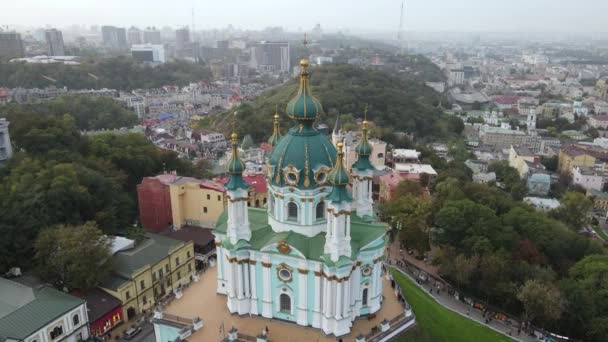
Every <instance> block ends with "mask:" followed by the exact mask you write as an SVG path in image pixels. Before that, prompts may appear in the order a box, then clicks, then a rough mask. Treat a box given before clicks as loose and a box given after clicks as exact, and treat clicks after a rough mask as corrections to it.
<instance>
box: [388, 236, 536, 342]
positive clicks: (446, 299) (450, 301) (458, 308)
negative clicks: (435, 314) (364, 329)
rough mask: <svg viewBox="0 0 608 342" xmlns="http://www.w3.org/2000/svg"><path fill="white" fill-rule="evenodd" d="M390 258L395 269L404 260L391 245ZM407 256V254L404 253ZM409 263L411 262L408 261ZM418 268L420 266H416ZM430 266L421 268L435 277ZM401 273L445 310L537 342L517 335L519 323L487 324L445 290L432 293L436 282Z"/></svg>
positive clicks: (528, 340) (525, 337)
mask: <svg viewBox="0 0 608 342" xmlns="http://www.w3.org/2000/svg"><path fill="white" fill-rule="evenodd" d="M388 253H389V258H390V260H392V263H393V265H392V266H393V267H395V266H396V265H395V262H394V261H395V260H403V259H404V258H403V257H402V255H401V254H400V252H399V249H398V248H396V247H394V246H393V245H391V246H390V247H389V252H388ZM404 254H406V255H407V253H404ZM413 259H414V260H416V261H418V262H419V263H422V264H425V263H424V261H420V260H417V259H415V258H413ZM408 261H409V260H408ZM416 266H418V265H416ZM428 266H430V265H427V267H426V268H423V267H421V269H423V270H424V271H425V272H427V273H429V274H431V275H433V276H435V274H436V273H435V272H434V271H435V270H433V269H432V266H431V267H428ZM398 268H399V269H400V270H401V272H402V273H403V274H405V275H406V276H408V277H409V278H410V279H412V280H413V281H414V282H415V283H416V284H417V285H418V287H420V288H421V289H423V290H424V291H425V292H426V293H427V294H429V295H430V296H431V297H432V298H433V299H435V301H436V302H437V303H439V304H441V305H442V306H444V307H445V308H448V309H450V310H452V311H454V312H456V313H458V314H460V315H462V316H465V317H467V318H469V319H472V320H474V321H476V322H478V323H480V324H482V325H486V326H488V327H489V328H491V329H493V330H495V331H497V332H500V333H502V334H505V335H508V336H509V337H511V338H513V339H515V340H517V341H523V342H532V341H537V339H536V338H535V337H533V336H528V335H527V334H525V333H524V332H521V333H520V334H519V335H518V333H517V323H514V325H513V327H511V326H508V325H507V324H505V323H503V322H502V321H500V320H497V319H494V320H492V321H491V322H490V323H487V324H486V323H485V320H486V319H485V318H484V317H483V314H482V312H481V311H480V310H477V309H475V308H473V307H471V306H470V305H468V304H466V303H463V302H462V301H460V300H458V299H456V298H454V296H452V295H450V294H448V292H447V291H445V290H443V291H441V292H440V294H439V295H438V294H437V292H436V288H433V292H432V293H431V292H430V290H431V286H433V285H432V284H434V283H435V282H429V283H427V284H424V285H421V284H418V283H417V282H416V279H414V278H413V277H412V275H410V274H409V273H408V272H405V271H404V270H405V268H404V267H398ZM404 295H405V299H406V300H407V293H404ZM415 313H416V310H414V314H415Z"/></svg>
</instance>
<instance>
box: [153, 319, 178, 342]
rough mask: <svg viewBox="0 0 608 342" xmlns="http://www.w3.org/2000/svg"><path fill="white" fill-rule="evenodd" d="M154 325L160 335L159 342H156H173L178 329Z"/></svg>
mask: <svg viewBox="0 0 608 342" xmlns="http://www.w3.org/2000/svg"><path fill="white" fill-rule="evenodd" d="M156 325H157V326H158V330H159V333H160V341H156V342H173V341H175V339H176V338H177V337H178V336H179V329H178V328H175V327H172V326H169V325H164V324H158V323H157V324H156Z"/></svg>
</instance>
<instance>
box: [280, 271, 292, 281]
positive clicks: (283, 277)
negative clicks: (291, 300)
mask: <svg viewBox="0 0 608 342" xmlns="http://www.w3.org/2000/svg"><path fill="white" fill-rule="evenodd" d="M279 278H281V280H284V281H288V280H290V279H291V271H289V270H288V269H286V268H283V269H280V270H279Z"/></svg>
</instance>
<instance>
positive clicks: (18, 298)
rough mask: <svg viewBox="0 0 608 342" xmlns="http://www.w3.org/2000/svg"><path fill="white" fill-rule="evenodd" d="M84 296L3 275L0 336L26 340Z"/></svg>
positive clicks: (1, 282)
mask: <svg viewBox="0 0 608 342" xmlns="http://www.w3.org/2000/svg"><path fill="white" fill-rule="evenodd" d="M83 303H84V300H82V299H80V298H76V297H74V296H71V295H69V294H66V293H63V292H61V291H57V290H55V289H53V288H50V287H44V286H42V287H38V288H31V287H28V286H25V285H22V284H19V283H17V282H14V281H12V280H9V279H4V278H0V340H3V339H7V340H8V339H12V340H24V339H25V338H27V337H28V336H30V335H32V334H33V333H34V332H36V331H38V330H40V329H41V328H43V327H44V326H46V325H47V324H49V323H51V322H52V321H54V320H56V319H57V318H58V317H59V316H61V315H63V314H65V313H66V312H68V311H69V310H72V309H74V308H76V307H77V306H79V305H81V304H83Z"/></svg>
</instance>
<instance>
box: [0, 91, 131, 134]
mask: <svg viewBox="0 0 608 342" xmlns="http://www.w3.org/2000/svg"><path fill="white" fill-rule="evenodd" d="M65 114H70V115H71V116H72V117H73V118H74V120H75V122H74V124H75V126H76V128H78V129H79V130H99V129H114V128H122V127H131V126H133V125H134V124H136V123H137V116H136V115H135V113H133V112H132V111H130V110H127V109H125V108H124V107H123V106H122V105H121V104H120V103H119V102H118V101H115V100H113V99H110V98H105V97H88V96H63V97H59V98H56V99H53V100H50V101H46V102H42V103H35V104H8V105H4V106H0V116H3V117H7V118H8V120H9V121H11V125H15V126H18V128H17V129H21V128H23V127H25V128H29V127H30V122H29V121H28V120H30V119H31V116H32V115H44V116H46V117H61V116H63V115H65Z"/></svg>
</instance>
